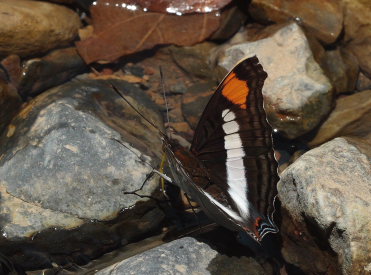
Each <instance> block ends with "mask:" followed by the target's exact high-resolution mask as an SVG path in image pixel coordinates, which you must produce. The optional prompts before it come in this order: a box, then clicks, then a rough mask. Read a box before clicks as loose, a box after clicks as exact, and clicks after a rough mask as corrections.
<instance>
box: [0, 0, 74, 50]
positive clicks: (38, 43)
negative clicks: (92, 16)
mask: <svg viewBox="0 0 371 275" xmlns="http://www.w3.org/2000/svg"><path fill="white" fill-rule="evenodd" d="M0 10H1V11H2V16H1V17H0V25H1V26H2V27H1V31H0V55H2V56H5V55H9V54H17V55H20V56H27V55H32V54H38V53H42V52H46V51H48V50H50V49H53V48H55V47H57V46H59V47H60V46H63V45H66V44H68V43H70V42H71V41H72V40H73V39H74V38H75V37H76V35H77V31H78V29H79V27H80V24H81V23H80V19H79V16H78V15H77V14H76V13H75V12H73V11H72V10H70V9H68V8H66V7H64V6H59V5H56V4H51V3H46V2H39V1H23V0H17V1H14V0H3V1H1V2H0Z"/></svg>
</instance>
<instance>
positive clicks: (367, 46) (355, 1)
mask: <svg viewBox="0 0 371 275" xmlns="http://www.w3.org/2000/svg"><path fill="white" fill-rule="evenodd" d="M343 3H344V32H345V33H344V41H345V44H346V48H347V49H349V50H350V51H351V52H352V53H353V54H354V55H355V56H356V58H357V60H358V62H359V65H360V68H361V70H362V71H364V72H365V73H366V75H368V76H369V77H370V76H371V17H370V13H371V2H370V1H362V0H344V1H343Z"/></svg>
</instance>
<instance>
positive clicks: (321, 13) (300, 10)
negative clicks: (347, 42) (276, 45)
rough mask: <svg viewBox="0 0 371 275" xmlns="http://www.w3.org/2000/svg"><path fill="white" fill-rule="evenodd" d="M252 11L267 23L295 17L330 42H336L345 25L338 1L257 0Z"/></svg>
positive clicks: (251, 12) (252, 3) (312, 31)
mask: <svg viewBox="0 0 371 275" xmlns="http://www.w3.org/2000/svg"><path fill="white" fill-rule="evenodd" d="M249 10H250V14H251V15H252V16H253V17H254V18H256V19H258V20H262V21H264V22H272V21H273V22H275V23H282V22H287V21H289V20H292V19H295V20H296V21H298V22H300V24H301V25H302V26H303V27H304V28H305V29H306V30H307V31H308V32H309V33H311V34H313V35H314V36H315V37H317V38H318V39H319V40H321V41H322V42H324V43H326V44H331V43H334V42H335V41H336V39H337V38H338V36H339V35H340V32H341V30H342V26H343V13H342V7H341V5H340V3H339V2H337V1H321V0H307V1H300V0H297V1H274V0H253V1H252V2H251V5H250V6H249Z"/></svg>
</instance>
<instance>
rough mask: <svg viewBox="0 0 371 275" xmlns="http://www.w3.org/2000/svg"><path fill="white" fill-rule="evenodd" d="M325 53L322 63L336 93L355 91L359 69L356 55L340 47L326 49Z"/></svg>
mask: <svg viewBox="0 0 371 275" xmlns="http://www.w3.org/2000/svg"><path fill="white" fill-rule="evenodd" d="M324 55H325V56H324V58H323V62H321V65H322V68H323V69H324V71H325V73H326V75H327V76H328V77H329V79H330V81H331V83H332V85H333V87H334V89H335V91H336V93H344V92H350V91H353V90H354V89H355V86H356V82H357V77H358V71H359V67H358V62H357V61H356V58H355V57H354V55H353V54H352V53H350V52H347V51H344V50H341V49H339V48H337V49H335V50H330V51H326V52H325V54H324Z"/></svg>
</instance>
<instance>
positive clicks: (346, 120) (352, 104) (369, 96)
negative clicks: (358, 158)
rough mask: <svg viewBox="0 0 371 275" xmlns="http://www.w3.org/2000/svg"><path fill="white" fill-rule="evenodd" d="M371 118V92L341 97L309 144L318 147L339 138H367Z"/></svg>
mask: <svg viewBox="0 0 371 275" xmlns="http://www.w3.org/2000/svg"><path fill="white" fill-rule="evenodd" d="M370 118H371V90H366V91H362V92H358V93H355V94H353V95H350V96H344V97H341V98H339V99H338V100H337V101H336V107H335V109H334V110H333V111H332V112H331V114H330V116H329V117H328V118H327V120H326V121H325V122H324V123H323V124H322V125H321V127H320V128H319V130H318V132H317V134H316V136H315V137H314V139H313V140H312V141H310V143H309V144H310V145H311V146H316V145H319V144H322V143H324V142H326V141H328V140H330V139H333V138H335V137H339V136H358V137H362V136H365V135H367V134H368V133H370V132H371V119H370Z"/></svg>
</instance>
